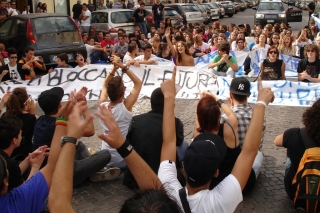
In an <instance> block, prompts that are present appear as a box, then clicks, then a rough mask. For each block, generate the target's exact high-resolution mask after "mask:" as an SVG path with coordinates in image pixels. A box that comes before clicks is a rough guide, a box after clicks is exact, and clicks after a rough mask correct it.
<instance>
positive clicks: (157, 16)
mask: <svg viewBox="0 0 320 213" xmlns="http://www.w3.org/2000/svg"><path fill="white" fill-rule="evenodd" d="M163 20H165V13H164V5H163V4H162V3H161V2H160V0H156V2H155V3H154V4H153V5H152V24H154V26H155V28H156V29H158V28H159V27H160V22H161V21H163Z"/></svg>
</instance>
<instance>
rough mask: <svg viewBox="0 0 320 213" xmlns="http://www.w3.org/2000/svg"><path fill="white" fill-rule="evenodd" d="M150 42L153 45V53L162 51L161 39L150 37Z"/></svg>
mask: <svg viewBox="0 0 320 213" xmlns="http://www.w3.org/2000/svg"><path fill="white" fill-rule="evenodd" d="M150 44H151V46H152V54H154V55H157V53H158V52H160V40H159V39H158V38H157V37H153V38H151V39H150Z"/></svg>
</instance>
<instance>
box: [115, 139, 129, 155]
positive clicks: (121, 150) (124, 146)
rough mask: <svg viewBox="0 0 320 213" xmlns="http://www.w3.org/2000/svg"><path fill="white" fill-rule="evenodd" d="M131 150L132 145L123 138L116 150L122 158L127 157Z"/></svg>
mask: <svg viewBox="0 0 320 213" xmlns="http://www.w3.org/2000/svg"><path fill="white" fill-rule="evenodd" d="M132 150H133V146H132V145H131V144H130V143H129V141H127V140H125V141H124V143H123V144H122V145H121V146H120V148H118V149H117V152H118V153H119V154H120V156H121V157H122V158H125V157H127V156H128V155H130V153H131V152H132Z"/></svg>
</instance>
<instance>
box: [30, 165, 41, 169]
mask: <svg viewBox="0 0 320 213" xmlns="http://www.w3.org/2000/svg"><path fill="white" fill-rule="evenodd" d="M31 167H33V168H36V169H40V167H36V166H31Z"/></svg>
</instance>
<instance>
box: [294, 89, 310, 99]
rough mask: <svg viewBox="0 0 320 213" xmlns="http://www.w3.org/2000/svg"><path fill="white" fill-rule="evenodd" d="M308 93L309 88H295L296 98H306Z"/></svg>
mask: <svg viewBox="0 0 320 213" xmlns="http://www.w3.org/2000/svg"><path fill="white" fill-rule="evenodd" d="M309 95H310V90H309V89H297V97H298V99H303V98H306V97H308V96H309Z"/></svg>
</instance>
